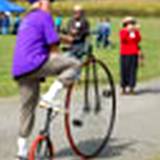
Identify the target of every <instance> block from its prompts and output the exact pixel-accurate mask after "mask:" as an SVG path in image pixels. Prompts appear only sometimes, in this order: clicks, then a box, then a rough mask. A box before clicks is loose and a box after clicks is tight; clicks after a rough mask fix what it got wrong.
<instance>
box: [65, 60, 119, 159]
mask: <svg viewBox="0 0 160 160" xmlns="http://www.w3.org/2000/svg"><path fill="white" fill-rule="evenodd" d="M92 63H96V64H99V65H100V66H101V67H102V68H103V70H104V71H105V73H106V75H107V77H108V80H109V85H110V87H111V90H112V91H111V92H112V113H111V116H110V124H109V127H108V128H107V133H106V135H105V137H104V139H103V141H102V143H101V145H100V146H99V147H98V148H97V149H96V150H95V151H94V152H93V153H91V154H86V153H83V152H82V151H81V150H80V149H79V148H78V146H77V144H76V142H75V139H74V138H73V136H72V132H71V124H70V114H69V113H66V114H65V130H66V135H67V138H68V141H69V144H70V146H71V148H72V149H73V151H74V152H75V154H77V155H78V156H80V157H81V158H82V159H90V158H95V157H97V156H98V155H99V154H100V153H101V152H102V150H103V149H104V148H105V146H106V145H107V143H108V141H109V139H110V137H111V134H112V131H113V127H114V123H115V118H116V93H115V86H114V81H113V78H112V75H111V72H110V70H109V69H108V67H107V66H106V65H105V64H104V63H103V62H102V61H101V60H97V59H93V60H92ZM86 65H88V64H86ZM84 67H86V66H84ZM87 87H88V85H87ZM73 88H74V85H73V86H71V87H70V88H69V89H68V91H67V95H66V101H65V107H66V110H68V111H69V110H70V103H71V99H72V98H71V96H72V91H73Z"/></svg>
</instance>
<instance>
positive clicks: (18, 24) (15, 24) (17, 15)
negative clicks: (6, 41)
mask: <svg viewBox="0 0 160 160" xmlns="http://www.w3.org/2000/svg"><path fill="white" fill-rule="evenodd" d="M20 23H21V17H20V15H19V14H16V17H15V20H14V24H13V31H12V33H13V34H15V35H16V34H17V32H18V28H19V26H20Z"/></svg>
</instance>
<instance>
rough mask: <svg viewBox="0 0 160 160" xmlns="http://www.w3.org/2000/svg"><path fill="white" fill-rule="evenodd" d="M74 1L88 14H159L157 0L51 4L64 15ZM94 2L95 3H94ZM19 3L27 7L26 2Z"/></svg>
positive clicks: (66, 0) (62, 0)
mask: <svg viewBox="0 0 160 160" xmlns="http://www.w3.org/2000/svg"><path fill="white" fill-rule="evenodd" d="M75 3H78V4H82V5H83V6H84V8H85V10H86V11H87V14H88V15H90V16H97V15H99V16H103V15H112V16H124V15H126V14H131V15H136V16H160V3H159V0H87V1H86V0H76V1H75V0H58V1H56V2H55V3H54V4H53V6H54V9H56V10H60V11H61V12H62V13H64V15H65V16H68V15H70V14H71V13H72V12H71V10H72V8H73V6H74V5H75ZM95 4H96V5H95ZM20 5H22V6H25V7H26V8H28V6H29V5H28V3H23V2H21V3H20Z"/></svg>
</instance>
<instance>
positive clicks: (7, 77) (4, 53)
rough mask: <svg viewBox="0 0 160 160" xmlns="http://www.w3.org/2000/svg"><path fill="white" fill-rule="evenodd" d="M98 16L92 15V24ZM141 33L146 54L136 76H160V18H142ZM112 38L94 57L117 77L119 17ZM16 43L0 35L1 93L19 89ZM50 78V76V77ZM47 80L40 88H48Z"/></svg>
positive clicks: (6, 93)
mask: <svg viewBox="0 0 160 160" xmlns="http://www.w3.org/2000/svg"><path fill="white" fill-rule="evenodd" d="M96 20H97V18H94V19H93V18H91V19H90V21H91V24H92V28H94V26H95V23H96ZM140 23H141V29H142V35H143V42H142V48H143V51H144V54H145V65H144V67H143V68H140V70H139V80H147V79H151V78H153V77H158V76H160V53H159V52H160V31H159V28H160V19H158V18H141V19H140ZM112 27H113V30H112V37H111V39H112V41H113V43H114V44H115V45H116V47H115V48H114V49H105V50H104V49H95V50H94V51H95V53H96V55H97V57H99V58H100V59H102V60H103V61H104V62H105V63H106V64H108V66H109V68H110V69H111V71H112V74H113V76H114V79H115V80H116V81H117V82H118V80H119V41H118V32H119V29H120V18H112ZM14 44H15V37H14V36H3V37H2V36H0V96H10V95H15V94H17V93H18V91H17V86H16V84H15V82H14V81H13V79H12V77H11V66H12V55H13V48H14ZM49 81H50V80H49ZM49 84H50V83H49V82H47V83H46V84H45V85H43V88H47V87H48V85H49Z"/></svg>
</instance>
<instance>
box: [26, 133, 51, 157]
mask: <svg viewBox="0 0 160 160" xmlns="http://www.w3.org/2000/svg"><path fill="white" fill-rule="evenodd" d="M43 143H44V144H45V152H44V153H43V154H49V155H48V156H47V157H45V156H46V155H40V152H41V149H42V145H43ZM37 154H38V155H37ZM53 157H54V153H53V146H52V143H51V141H50V140H49V138H48V137H47V136H44V135H38V136H37V137H36V139H35V140H34V141H33V143H32V145H31V148H30V150H29V154H28V160H44V159H45V160H53Z"/></svg>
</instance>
